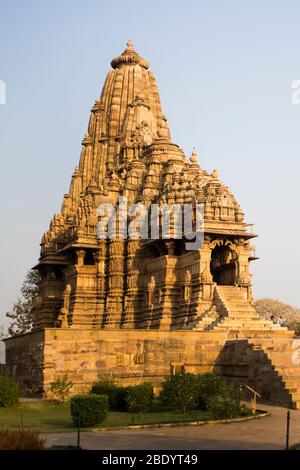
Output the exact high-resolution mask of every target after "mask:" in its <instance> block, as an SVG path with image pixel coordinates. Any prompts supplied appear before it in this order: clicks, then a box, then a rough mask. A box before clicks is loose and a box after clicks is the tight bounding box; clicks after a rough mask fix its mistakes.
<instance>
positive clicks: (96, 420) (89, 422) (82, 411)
mask: <svg viewBox="0 0 300 470" xmlns="http://www.w3.org/2000/svg"><path fill="white" fill-rule="evenodd" d="M70 405H71V415H72V419H73V423H74V424H75V426H78V425H80V426H81V427H89V426H96V425H97V424H100V423H102V422H103V421H104V420H105V418H106V416H107V412H108V397H107V396H106V395H96V394H89V395H74V396H73V397H72V398H71V400H70Z"/></svg>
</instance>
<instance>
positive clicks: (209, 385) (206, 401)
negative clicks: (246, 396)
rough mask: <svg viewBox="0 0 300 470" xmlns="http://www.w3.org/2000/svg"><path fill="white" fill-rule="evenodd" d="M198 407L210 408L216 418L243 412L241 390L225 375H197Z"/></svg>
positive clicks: (232, 416)
mask: <svg viewBox="0 0 300 470" xmlns="http://www.w3.org/2000/svg"><path fill="white" fill-rule="evenodd" d="M197 382H198V384H197V393H198V407H199V408H200V409H203V410H209V411H210V412H211V414H212V416H213V417H214V418H216V419H227V418H234V417H235V416H238V415H240V414H241V405H240V391H239V390H238V389H237V388H236V387H234V385H233V384H232V383H230V382H228V381H227V380H226V379H224V378H223V377H221V376H219V375H217V374H214V373H207V374H201V375H198V376H197Z"/></svg>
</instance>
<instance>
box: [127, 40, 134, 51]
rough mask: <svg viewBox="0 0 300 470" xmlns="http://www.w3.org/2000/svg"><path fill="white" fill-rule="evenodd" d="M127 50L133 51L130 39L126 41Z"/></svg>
mask: <svg viewBox="0 0 300 470" xmlns="http://www.w3.org/2000/svg"><path fill="white" fill-rule="evenodd" d="M127 48H128V49H131V50H132V49H133V42H132V41H131V39H128V41H127Z"/></svg>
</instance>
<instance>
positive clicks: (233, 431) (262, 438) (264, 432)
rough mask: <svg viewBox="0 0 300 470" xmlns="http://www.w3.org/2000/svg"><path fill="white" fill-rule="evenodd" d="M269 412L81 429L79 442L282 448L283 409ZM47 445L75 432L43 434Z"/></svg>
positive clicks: (295, 424) (71, 438) (98, 446)
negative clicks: (191, 422)
mask: <svg viewBox="0 0 300 470" xmlns="http://www.w3.org/2000/svg"><path fill="white" fill-rule="evenodd" d="M261 408H263V409H265V410H269V411H271V413H272V415H271V416H268V417H265V418H261V419H255V420H253V421H248V422H247V421H246V422H242V423H231V424H215V425H204V426H180V427H171V428H152V429H149V428H148V429H137V430H132V429H130V430H118V431H117V430H116V431H98V432H84V433H82V434H81V445H82V447H83V448H85V449H94V450H124V449H131V450H133V449H134V450H138V449H146V450H164V449H168V450H173V449H177V450H185V449H186V450H188V449H234V450H237V449H249V450H255V449H261V450H262V449H266V450H268V449H283V448H284V447H285V433H286V413H287V410H286V409H285V408H280V407H274V406H266V405H263V406H261ZM290 435H291V438H290V444H293V443H295V442H300V410H299V411H294V410H291V424H290ZM44 437H46V439H47V443H48V445H54V444H59V445H63V444H72V445H74V444H76V434H75V433H69V432H68V433H60V434H58V433H53V434H46V435H44Z"/></svg>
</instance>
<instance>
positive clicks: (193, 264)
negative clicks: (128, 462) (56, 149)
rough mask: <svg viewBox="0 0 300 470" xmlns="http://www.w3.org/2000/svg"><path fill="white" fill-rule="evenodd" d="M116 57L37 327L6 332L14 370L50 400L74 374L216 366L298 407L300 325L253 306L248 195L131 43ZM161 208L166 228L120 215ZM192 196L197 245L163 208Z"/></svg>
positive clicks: (42, 263)
mask: <svg viewBox="0 0 300 470" xmlns="http://www.w3.org/2000/svg"><path fill="white" fill-rule="evenodd" d="M111 67H112V68H111V70H110V71H109V73H108V75H107V77H106V80H105V83H104V86H103V89H102V92H101V96H100V98H99V99H97V100H96V101H95V104H94V106H93V108H92V110H91V115H90V120H89V124H88V129H87V132H86V134H85V136H84V139H83V141H82V151H81V156H80V161H79V165H78V166H77V167H76V168H75V170H74V172H73V175H72V179H71V184H70V189H69V191H68V193H66V194H65V195H64V198H63V203H62V207H61V211H60V212H59V213H57V214H55V216H54V217H53V219H52V221H51V223H50V228H49V230H48V231H47V232H46V233H45V234H44V236H43V238H42V242H41V256H40V259H39V262H38V264H37V265H36V267H35V268H36V269H38V271H39V273H40V276H41V283H40V295H39V297H38V299H37V301H36V304H35V305H34V307H33V312H32V313H33V319H34V322H33V329H32V332H31V333H29V334H27V335H23V336H20V337H15V338H11V339H8V340H7V341H6V350H7V371H8V373H9V374H10V375H12V376H14V377H16V378H17V379H18V380H19V381H20V383H21V384H22V386H23V388H24V390H25V391H26V392H27V393H28V394H43V395H46V396H49V393H50V392H49V383H50V382H51V381H52V380H53V379H54V378H55V377H58V376H59V375H60V374H63V373H67V374H69V376H70V377H71V379H72V381H73V382H74V384H75V385H74V391H77V390H82V389H84V388H86V386H87V384H90V383H91V382H92V381H93V380H95V378H96V377H97V374H99V373H101V374H107V375H110V376H113V377H114V379H115V380H117V381H119V382H121V383H135V382H139V381H143V380H148V381H151V382H152V383H153V384H154V385H156V386H157V387H159V385H160V383H161V381H162V380H163V377H164V376H166V375H168V374H169V373H174V372H177V371H182V370H187V371H191V372H201V371H207V370H212V369H215V370H217V371H218V372H220V373H222V374H225V375H227V376H230V377H231V378H232V379H233V380H235V381H237V382H242V383H249V384H250V385H252V386H254V387H255V388H256V389H257V390H258V391H260V392H261V393H262V395H263V397H264V398H267V399H271V400H273V401H274V402H277V403H287V404H293V405H294V406H299V405H300V394H299V393H298V390H300V389H299V385H300V384H298V382H297V380H296V379H293V378H294V377H296V375H297V373H298V375H299V377H300V374H299V372H298V368H299V366H297V364H294V362H295V361H294V362H293V360H292V357H293V339H292V337H293V332H290V331H288V330H287V329H285V328H281V327H279V326H278V325H274V324H273V323H272V322H269V321H266V320H263V319H261V318H260V317H259V315H258V314H257V313H256V312H255V310H254V308H253V306H252V293H251V274H250V271H249V264H250V261H252V260H255V259H256V256H255V251H254V248H253V247H252V246H251V244H250V240H251V239H252V238H254V237H255V235H254V234H253V233H252V232H251V230H249V225H247V224H246V223H245V221H244V214H243V212H242V210H241V208H240V206H239V204H238V202H237V201H236V199H235V197H234V196H233V194H232V193H231V191H230V190H229V188H228V187H227V186H225V185H224V183H223V182H222V181H221V180H220V179H219V175H218V173H217V171H216V170H214V171H213V172H212V173H211V174H209V173H208V172H207V171H205V170H204V169H203V168H202V167H201V164H199V161H198V156H197V153H196V152H195V150H194V151H193V152H192V154H191V156H190V157H189V158H187V157H186V156H185V154H184V152H183V151H182V149H181V148H180V147H179V146H178V145H176V144H175V143H174V142H173V141H172V139H171V135H170V130H169V127H168V123H167V119H166V117H165V116H164V114H163V111H162V107H161V101H160V96H159V93H158V88H157V84H156V81H155V78H154V76H153V74H152V72H151V71H150V70H149V63H148V62H147V61H146V60H145V59H143V58H142V57H141V56H140V55H139V54H138V53H137V52H136V51H135V50H134V48H133V44H132V42H131V41H128V43H127V47H126V49H125V50H124V52H123V53H122V54H121V55H119V56H118V57H116V58H114V59H113V60H112V62H111ZM125 200H126V204H127V206H126V208H124V205H123V202H122V201H125ZM132 204H135V207H136V210H135V212H132V213H130V211H129V212H128V210H127V209H128V206H130V205H132ZM153 206H155V207H157V208H158V214H159V215H158V219H157V220H158V233H159V235H158V236H157V237H153V233H151V235H150V234H149V231H148V232H147V233H148V235H149V236H144V237H137V236H136V237H129V236H128V232H127V236H124V232H122V231H121V228H120V223H121V222H120V220H121V219H120V215H122V216H123V218H122V220H124V219H125V220H126V224H128V223H129V222H130V223H131V224H134V223H135V221H136V222H137V220H138V219H139V220H140V215H141V214H140V212H141V211H142V210H145V209H146V210H148V209H149V211H150V209H151V208H152V207H153ZM186 206H188V207H190V210H191V224H192V226H194V225H193V224H195V219H196V207H198V206H201V207H202V208H203V211H202V239H201V244H200V245H199V246H197V248H196V247H194V248H190V249H188V248H187V246H188V245H187V242H188V239H189V237H188V236H187V234H186V232H184V234H183V236H181V237H177V236H175V231H174V227H175V225H176V223H175V218H174V217H173V216H172V211H171V212H170V213H171V216H170V219H169V221H170V230H169V232H168V236H161V212H159V211H160V209H161V208H162V207H169V208H172V210H173V208H174V207H177V208H178V207H179V208H182V209H183V208H184V207H186ZM101 207H102V208H103V207H106V208H108V207H110V208H113V210H114V214H115V215H116V223H115V227H114V229H115V236H113V237H109V236H107V237H99V230H98V229H99V223H100V224H101V222H103V217H104V212H103V211H102V212H101V211H100V212H99V208H101ZM124 213H125V216H124ZM149 213H150V212H149ZM183 213H184V212H183ZM146 219H147V220H148V222H149V219H151V216H149V215H147V216H146V218H144V219H143V220H144V221H145V220H146ZM151 220H152V219H151ZM180 223H181V222H180ZM149 225H151V224H149ZM148 230H149V228H148ZM121 232H122V233H123V236H122V235H121ZM279 358H280V359H279ZM28 364H30V366H31V367H30V368H29V367H28Z"/></svg>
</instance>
